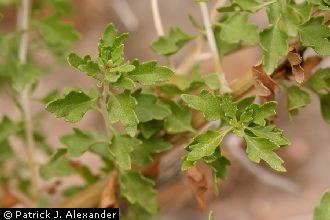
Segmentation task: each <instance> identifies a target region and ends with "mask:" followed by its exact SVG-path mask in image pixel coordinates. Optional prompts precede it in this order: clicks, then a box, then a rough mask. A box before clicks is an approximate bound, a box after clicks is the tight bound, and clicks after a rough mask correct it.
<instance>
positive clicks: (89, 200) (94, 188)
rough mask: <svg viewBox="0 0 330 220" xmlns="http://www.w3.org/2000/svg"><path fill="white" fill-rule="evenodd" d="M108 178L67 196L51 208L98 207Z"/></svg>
mask: <svg viewBox="0 0 330 220" xmlns="http://www.w3.org/2000/svg"><path fill="white" fill-rule="evenodd" d="M106 181H107V179H106V178H104V179H102V180H100V181H98V182H97V183H94V184H92V185H90V186H88V187H87V188H86V189H84V190H82V191H81V192H79V193H77V194H75V195H73V196H71V197H70V198H67V199H66V200H64V201H63V202H60V203H57V204H54V205H52V206H50V207H51V208H72V207H75V208H90V207H97V206H98V204H99V201H100V198H101V195H102V192H103V189H104V186H105V184H106Z"/></svg>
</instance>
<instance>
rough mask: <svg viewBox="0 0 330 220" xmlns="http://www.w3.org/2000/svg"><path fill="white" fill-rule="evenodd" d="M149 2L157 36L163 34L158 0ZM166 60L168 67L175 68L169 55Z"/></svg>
mask: <svg viewBox="0 0 330 220" xmlns="http://www.w3.org/2000/svg"><path fill="white" fill-rule="evenodd" d="M150 4H151V10H152V18H153V20H154V25H155V28H156V31H157V35H158V36H159V37H160V36H163V35H164V27H163V23H162V18H161V16H160V12H159V5H158V0H150ZM166 62H167V65H168V66H169V67H171V68H172V69H175V67H174V63H173V60H172V58H171V56H166Z"/></svg>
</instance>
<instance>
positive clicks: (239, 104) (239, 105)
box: [236, 96, 255, 118]
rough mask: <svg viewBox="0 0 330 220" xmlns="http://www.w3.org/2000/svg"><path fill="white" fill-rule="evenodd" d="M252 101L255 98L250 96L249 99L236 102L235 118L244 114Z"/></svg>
mask: <svg viewBox="0 0 330 220" xmlns="http://www.w3.org/2000/svg"><path fill="white" fill-rule="evenodd" d="M254 100H255V97H254V96H251V97H247V98H244V99H241V100H239V101H237V102H236V106H237V112H236V117H237V118H239V117H240V116H241V115H242V113H243V112H245V110H246V108H247V107H249V106H250V105H251V104H252V103H253V101H254Z"/></svg>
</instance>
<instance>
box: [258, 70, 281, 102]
mask: <svg viewBox="0 0 330 220" xmlns="http://www.w3.org/2000/svg"><path fill="white" fill-rule="evenodd" d="M252 70H253V71H252V72H253V77H254V80H255V84H254V85H255V87H256V90H257V92H258V94H257V95H259V96H262V97H267V96H270V95H273V94H275V93H276V92H278V91H279V90H280V86H279V85H278V84H277V83H276V82H275V81H274V80H273V79H272V78H271V77H270V76H269V75H267V73H266V72H265V70H264V68H263V65H262V64H259V65H256V66H254V67H253V69H252ZM267 90H268V91H267Z"/></svg>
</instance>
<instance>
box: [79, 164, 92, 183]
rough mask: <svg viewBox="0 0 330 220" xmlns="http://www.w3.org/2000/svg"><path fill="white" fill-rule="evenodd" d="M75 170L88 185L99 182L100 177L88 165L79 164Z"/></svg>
mask: <svg viewBox="0 0 330 220" xmlns="http://www.w3.org/2000/svg"><path fill="white" fill-rule="evenodd" d="M75 169H76V172H78V174H79V175H80V176H81V178H82V179H83V180H84V181H85V182H86V184H93V183H95V182H96V181H97V180H98V176H96V175H94V174H93V173H92V171H91V170H90V169H89V167H88V166H86V165H83V164H79V165H78V166H77V167H75Z"/></svg>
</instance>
